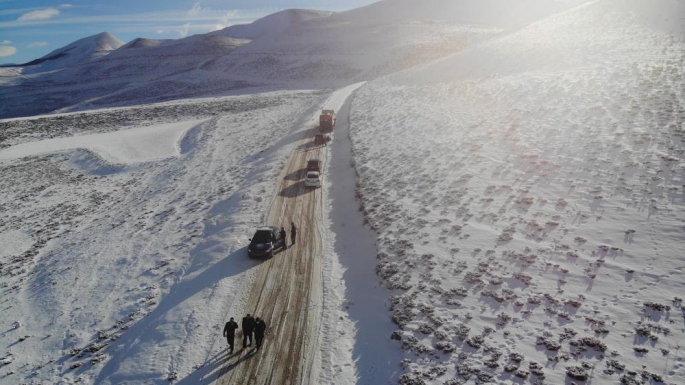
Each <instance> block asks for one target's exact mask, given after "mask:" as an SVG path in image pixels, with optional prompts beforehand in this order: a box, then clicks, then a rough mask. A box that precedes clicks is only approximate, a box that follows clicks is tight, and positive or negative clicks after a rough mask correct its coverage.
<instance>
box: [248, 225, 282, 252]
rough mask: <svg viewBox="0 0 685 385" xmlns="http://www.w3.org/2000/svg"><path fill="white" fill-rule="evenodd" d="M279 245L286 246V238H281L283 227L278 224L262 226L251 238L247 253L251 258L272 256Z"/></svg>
mask: <svg viewBox="0 0 685 385" xmlns="http://www.w3.org/2000/svg"><path fill="white" fill-rule="evenodd" d="M278 247H282V248H285V239H283V238H281V229H279V228H278V227H276V226H265V227H260V228H258V229H257V232H255V234H254V236H253V237H252V238H250V245H249V246H247V255H248V256H249V257H250V258H263V257H269V258H271V257H273V256H274V251H275V250H276V248H278Z"/></svg>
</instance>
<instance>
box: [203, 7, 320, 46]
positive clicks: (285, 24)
mask: <svg viewBox="0 0 685 385" xmlns="http://www.w3.org/2000/svg"><path fill="white" fill-rule="evenodd" d="M332 14H333V12H329V11H315V10H309V9H286V10H285V11H281V12H276V13H274V14H271V15H268V16H266V17H263V18H261V19H259V20H257V21H255V22H253V23H250V24H239V25H232V26H230V27H226V28H224V29H222V30H219V31H215V32H211V33H210V34H212V35H221V36H229V37H234V38H237V39H258V38H260V37H264V36H270V37H273V36H275V35H277V34H279V33H282V32H283V31H285V30H286V29H288V28H290V27H292V26H296V25H298V24H301V23H303V22H305V21H308V20H314V19H320V18H326V17H330V16H331V15H332Z"/></svg>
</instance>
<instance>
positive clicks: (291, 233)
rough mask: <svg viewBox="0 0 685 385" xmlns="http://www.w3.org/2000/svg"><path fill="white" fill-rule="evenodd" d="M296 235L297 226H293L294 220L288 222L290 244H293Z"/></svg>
mask: <svg viewBox="0 0 685 385" xmlns="http://www.w3.org/2000/svg"><path fill="white" fill-rule="evenodd" d="M296 237H297V227H295V222H290V240H291V241H292V244H293V245H294V244H295V239H296Z"/></svg>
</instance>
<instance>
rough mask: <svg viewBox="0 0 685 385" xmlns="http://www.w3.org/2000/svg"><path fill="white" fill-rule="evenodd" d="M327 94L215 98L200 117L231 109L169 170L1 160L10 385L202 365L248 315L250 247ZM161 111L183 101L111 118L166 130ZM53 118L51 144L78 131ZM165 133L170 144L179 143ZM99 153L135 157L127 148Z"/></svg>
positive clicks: (79, 156) (149, 165)
mask: <svg viewBox="0 0 685 385" xmlns="http://www.w3.org/2000/svg"><path fill="white" fill-rule="evenodd" d="M323 97H325V94H322V93H320V92H280V93H274V94H271V95H260V96H248V97H235V98H225V99H218V100H214V101H212V102H206V103H204V104H203V107H204V108H198V110H202V111H212V110H216V111H217V112H219V111H221V113H222V114H221V115H220V116H217V117H214V118H210V119H208V120H206V121H204V122H202V123H199V124H198V123H194V124H193V125H194V126H195V128H193V129H191V130H190V131H188V133H187V134H186V135H185V136H184V137H183V139H182V140H181V141H180V143H179V146H180V149H181V151H180V154H176V156H175V157H174V156H172V157H166V156H165V157H164V159H163V160H158V161H143V162H140V160H141V159H137V160H136V159H132V158H128V159H125V160H123V161H122V162H121V163H108V162H106V161H105V160H104V159H102V158H100V157H98V156H97V155H95V154H94V153H92V152H90V151H87V150H74V151H69V152H65V153H58V154H53V155H47V156H33V157H28V158H22V159H15V160H7V159H5V160H1V161H0V167H1V169H0V174H1V175H2V178H1V179H0V190H2V192H3V194H2V195H1V196H0V210H1V211H2V213H3V215H2V218H0V234H1V237H0V240H1V241H2V244H3V248H2V258H3V259H2V264H1V265H0V268H1V272H0V285H1V286H2V293H1V294H0V295H1V296H2V323H3V331H2V334H0V341H1V343H2V344H3V346H5V347H6V348H5V351H4V352H3V353H4V354H3V356H2V362H3V363H2V372H0V383H3V384H18V383H22V382H30V381H33V382H34V383H65V384H67V383H75V382H81V383H110V380H109V378H110V376H111V375H113V374H115V373H116V375H117V377H116V378H117V381H124V380H128V381H131V383H149V382H154V381H155V379H157V380H159V381H162V382H166V381H167V378H169V376H171V375H172V374H173V373H174V372H177V373H180V374H184V373H185V374H187V373H189V372H192V371H193V370H194V369H193V367H194V366H196V365H201V364H202V363H203V362H204V361H205V359H206V357H204V356H203V354H207V353H208V352H209V351H210V350H211V348H212V347H213V345H214V344H216V343H218V342H219V341H218V340H217V336H220V330H219V329H217V328H221V327H223V322H224V321H225V320H224V316H225V315H226V314H233V315H235V316H238V315H239V314H240V311H241V308H242V305H243V303H242V302H241V301H242V299H243V297H242V295H243V294H244V293H242V290H243V289H244V288H245V286H246V285H247V283H249V280H250V269H251V268H252V267H253V266H255V265H256V264H257V262H255V261H250V260H248V259H247V258H245V255H244V246H245V244H246V243H245V242H246V241H247V238H248V237H249V236H251V235H252V234H251V231H252V229H253V228H254V227H255V226H257V225H260V224H261V222H262V220H263V215H264V213H265V212H266V207H267V205H268V203H269V202H270V199H271V197H272V196H273V195H274V194H275V191H274V189H275V183H274V180H275V178H276V176H277V175H278V174H279V173H280V170H281V167H282V165H283V163H284V161H285V155H287V154H288V152H289V148H290V147H291V146H290V145H289V144H291V143H293V142H294V138H295V137H297V136H299V135H300V134H298V133H297V132H296V131H297V130H298V129H300V128H302V125H301V122H300V121H299V119H301V118H302V116H301V115H300V114H293V113H292V112H293V111H303V112H306V111H308V110H311V112H310V114H308V115H307V116H309V115H311V114H313V112H314V110H313V109H312V108H313V107H312V106H315V105H317V104H320V103H322V102H323V101H324V100H325V99H323ZM246 106H249V107H250V108H245V107H246ZM226 108H228V109H233V110H235V112H230V111H229V112H226V111H225V109H226ZM155 110H161V111H166V113H168V112H170V111H174V106H173V105H156V106H141V107H138V108H131V109H125V110H118V111H111V112H110V113H111V114H116V115H117V116H119V118H120V119H125V118H126V116H129V117H130V118H131V120H135V119H139V117H140V116H149V117H150V121H154V119H153V118H152V117H151V115H153V114H154V112H153V111H155ZM103 113H104V112H103ZM80 115H81V116H82V117H83V116H84V114H80ZM167 117H168V116H167ZM196 117H197V116H193V115H187V116H185V117H184V118H180V117H179V119H178V120H179V121H188V120H192V119H194V118H196ZM41 119H51V123H50V125H49V126H50V127H51V129H48V130H47V132H46V134H45V137H49V136H51V135H56V136H58V135H59V134H60V133H62V132H64V131H66V130H67V129H68V128H69V127H68V126H67V127H63V126H62V125H61V124H60V122H61V121H64V119H60V118H59V117H57V118H47V117H46V118H40V119H39V120H41ZM84 119H87V117H84ZM67 121H70V120H67ZM160 127H163V126H159V125H157V126H155V125H153V126H152V127H147V128H145V129H141V130H140V131H141V132H145V130H155V129H156V128H160ZM91 128H92V129H93V131H98V127H91ZM107 130H108V131H112V130H109V129H108V128H107ZM131 131H132V130H123V131H115V132H110V133H107V134H99V136H100V138H102V136H104V135H110V136H116V135H119V137H121V136H122V135H127V134H130V132H131ZM20 134H21V133H20ZM157 134H158V138H159V140H160V143H161V142H163V141H164V140H165V138H167V137H168V135H167V134H168V133H167V132H165V131H163V130H158V132H157ZM93 137H97V135H92V136H90V138H91V139H92V138H93ZM79 138H88V137H87V136H85V137H84V136H77V137H74V138H73V139H76V140H75V142H77V141H78V139H79ZM54 140H56V139H52V141H54ZM46 142H49V141H46ZM93 143H94V141H93V140H90V141H87V143H86V144H88V145H93ZM33 144H35V145H34V146H33V147H34V148H36V147H37V145H38V144H40V142H31V143H26V146H28V145H33ZM99 145H101V146H105V147H106V146H110V147H109V148H115V149H118V150H119V151H118V152H117V153H118V154H123V153H126V151H125V150H127V146H126V142H124V141H119V142H117V141H116V140H109V141H107V142H106V143H102V142H100V143H99ZM14 148H21V147H20V146H16V147H11V148H9V149H6V150H4V151H0V154H11V153H12V152H13V149H14ZM48 150H52V149H51V148H48ZM135 153H136V152H135V151H133V152H129V154H135ZM2 157H3V158H9V156H8V157H5V156H2ZM6 245H9V247H7V246H6ZM5 352H6V353H5ZM103 365H104V366H103ZM146 381H148V382H146ZM112 383H114V382H112Z"/></svg>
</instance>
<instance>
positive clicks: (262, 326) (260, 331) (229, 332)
mask: <svg viewBox="0 0 685 385" xmlns="http://www.w3.org/2000/svg"><path fill="white" fill-rule="evenodd" d="M241 328H242V329H243V349H245V348H247V347H248V346H251V345H252V335H253V334H254V340H255V342H256V345H257V350H259V349H260V348H261V347H262V342H263V341H264V334H265V333H266V322H264V320H262V319H259V317H252V316H251V315H249V314H248V315H246V316H245V317H243V321H242V323H241ZM237 329H238V323H237V322H235V321H234V320H233V317H231V319H230V320H229V321H228V322H226V326H224V337H226V340H227V341H228V346H229V347H230V348H231V353H233V346H234V344H235V331H236V330H237ZM248 341H249V342H248Z"/></svg>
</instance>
